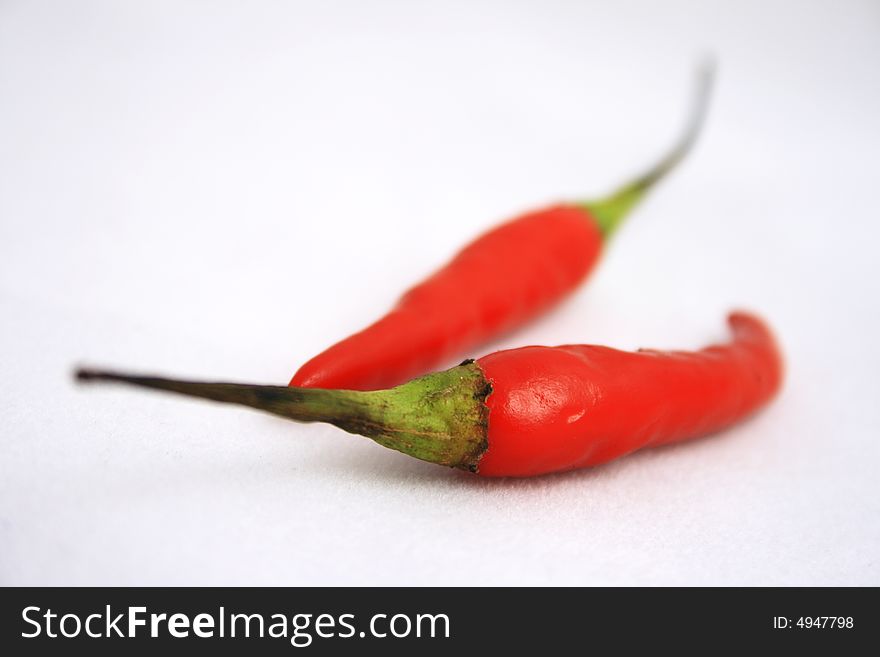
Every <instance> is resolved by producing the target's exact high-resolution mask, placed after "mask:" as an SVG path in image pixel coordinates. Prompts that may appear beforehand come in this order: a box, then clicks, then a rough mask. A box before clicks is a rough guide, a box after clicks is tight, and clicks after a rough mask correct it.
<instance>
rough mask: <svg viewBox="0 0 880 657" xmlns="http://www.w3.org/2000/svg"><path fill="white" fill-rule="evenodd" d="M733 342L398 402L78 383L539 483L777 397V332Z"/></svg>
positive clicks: (287, 390)
mask: <svg viewBox="0 0 880 657" xmlns="http://www.w3.org/2000/svg"><path fill="white" fill-rule="evenodd" d="M729 323H730V326H731V328H732V330H733V339H732V341H730V342H729V343H727V344H724V345H716V346H711V347H707V348H705V349H702V350H701V351H697V352H682V351H639V352H635V353H632V352H624V351H618V350H617V349H610V348H608V347H597V346H589V345H569V346H562V347H524V348H521V349H511V350H506V351H498V352H496V353H493V354H489V355H488V356H484V357H483V358H480V359H479V360H477V361H467V362H466V363H464V364H462V365H460V366H458V367H454V368H452V369H450V370H446V371H444V372H436V373H434V374H429V375H427V376H423V377H421V378H418V379H415V380H413V381H410V382H409V383H405V384H403V385H401V386H398V387H396V388H392V389H390V390H381V391H374V392H358V391H349V390H327V389H318V388H292V387H283V386H253V385H243V384H230V383H198V382H187V381H177V380H172V379H161V378H155V377H138V376H130V375H124V374H115V373H109V372H95V371H88V370H85V371H80V372H79V373H78V378H79V379H80V380H83V381H94V380H104V381H121V382H125V383H132V384H135V385H139V386H146V387H149V388H156V389H160V390H168V391H172V392H177V393H182V394H185V395H190V396H194V397H201V398H206V399H212V400H215V401H221V402H228V403H235V404H243V405H245V406H251V407H253V408H257V409H261V410H264V411H269V412H270V413H274V414H276V415H281V416H283V417H287V418H290V419H293V420H297V421H300V422H329V423H331V424H334V425H336V426H338V427H340V428H341V429H344V430H345V431H348V432H351V433H358V434H363V435H365V436H368V437H370V438H372V439H373V440H375V441H376V442H378V443H380V444H381V445H384V446H386V447H390V448H392V449H396V450H398V451H401V452H403V453H405V454H409V455H410V456H414V457H416V458H420V459H423V460H425V461H430V462H432V463H438V464H442V465H449V466H454V467H458V468H464V469H467V470H471V471H472V472H476V473H478V474H481V475H486V476H493V477H501V476H531V475H538V474H543V473H547V472H555V471H560V470H570V469H573V468H580V467H585V466H592V465H597V464H599V463H604V462H606V461H610V460H611V459H614V458H617V457H619V456H623V455H625V454H629V453H630V452H633V451H635V450H637V449H641V448H643V447H653V446H657V445H665V444H668V443H673V442H678V441H682V440H688V439H691V438H697V437H700V436H704V435H706V434H710V433H713V432H716V431H718V430H720V429H723V428H725V427H728V426H730V425H732V424H734V423H736V422H737V421H739V420H742V419H743V418H745V417H746V416H748V415H750V414H751V413H753V412H755V411H756V410H757V409H759V408H760V407H761V406H763V405H764V404H766V403H767V402H768V401H769V400H770V399H771V398H772V397H773V395H774V394H775V393H776V392H777V390H778V389H779V386H780V383H781V380H782V360H781V356H780V353H779V350H778V348H777V346H776V343H775V341H774V339H773V336H772V335H771V333H770V330H769V329H768V328H767V327H766V326H765V325H764V323H763V322H761V321H760V320H759V319H757V318H755V317H753V316H751V315H747V314H744V313H734V314H732V315H731V316H730V318H729Z"/></svg>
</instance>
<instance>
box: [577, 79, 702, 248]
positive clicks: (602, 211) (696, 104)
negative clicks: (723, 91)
mask: <svg viewBox="0 0 880 657" xmlns="http://www.w3.org/2000/svg"><path fill="white" fill-rule="evenodd" d="M714 73H715V69H714V66H713V64H712V63H711V62H706V63H705V64H704V65H703V66H702V67H701V68H700V69H699V70H698V72H697V83H696V91H695V94H694V101H693V105H692V106H691V107H692V109H691V115H690V117H689V119H688V121H687V123H686V124H685V130H684V132H683V133H682V135H681V137H679V139H678V141H677V142H676V144H675V145H674V147H673V148H672V150H670V151H669V152H668V153H667V154H666V156H665V157H663V159H661V160H660V161H659V162H657V164H655V165H654V166H653V167H651V168H650V169H648V171H646V172H645V173H644V174H642V175H641V176H639V177H638V178H636V179H635V180H633V181H632V182H629V183H627V184H625V185H623V186H622V187H620V188H619V189H617V190H615V191H614V192H612V193H611V194H610V195H608V196H606V197H605V198H602V199H599V200H598V201H588V202H586V203H581V204H580V205H581V206H582V207H584V208H585V209H586V210H587V211H588V212H589V213H590V214H591V215H592V216H593V217H594V218H595V220H596V222H597V223H598V224H599V229H600V230H601V231H602V234H603V235H604V236H605V239H608V238H609V237H610V236H611V235H613V234H614V232H615V231H616V230H617V228H618V227H619V226H620V224H621V223H622V222H623V220H624V219H625V218H626V217H627V215H629V213H630V212H631V211H632V209H633V208H634V207H635V206H636V205H637V204H638V203H639V202H640V201H641V200H642V199H643V198H644V196H645V194H647V192H648V191H649V190H650V189H651V188H653V187H654V185H656V184H657V183H658V182H659V181H660V180H662V179H663V178H665V177H666V175H667V174H668V173H669V172H670V171H672V170H673V169H674V168H675V167H676V166H677V165H678V164H679V162H681V161H682V160H683V159H684V158H685V156H686V155H687V154H688V152H689V151H690V150H691V148H692V147H693V145H694V142H696V140H697V136H698V135H699V133H700V129H701V127H702V125H703V122H704V120H705V117H706V111H707V109H708V107H709V96H710V94H711V91H712V82H713V79H714Z"/></svg>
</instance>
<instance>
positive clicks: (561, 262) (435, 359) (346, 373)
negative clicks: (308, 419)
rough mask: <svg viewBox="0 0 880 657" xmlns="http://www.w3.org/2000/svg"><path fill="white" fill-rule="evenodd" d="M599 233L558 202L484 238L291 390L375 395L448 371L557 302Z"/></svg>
mask: <svg viewBox="0 0 880 657" xmlns="http://www.w3.org/2000/svg"><path fill="white" fill-rule="evenodd" d="M601 247H602V234H601V232H600V231H599V228H598V226H597V224H596V222H595V220H593V218H592V217H591V216H590V215H589V214H587V212H586V210H584V209H583V208H580V207H575V206H569V205H559V206H555V207H551V208H548V209H545V210H540V211H537V212H533V213H530V214H526V215H524V216H522V217H519V218H517V219H514V220H511V221H509V222H507V223H504V224H502V225H500V226H498V227H497V228H495V229H493V230H491V231H489V232H488V233H485V234H484V235H482V236H481V237H479V238H478V239H476V240H475V241H474V242H472V243H471V244H470V245H468V246H467V247H465V248H464V249H463V250H462V251H460V252H459V253H458V255H456V256H455V258H454V259H453V260H452V261H451V262H449V263H448V264H447V265H446V266H445V267H443V268H442V269H441V270H440V271H438V272H436V273H435V274H434V275H433V276H431V277H430V278H428V279H427V280H426V281H424V282H423V283H421V284H419V285H417V286H416V287H414V288H412V289H411V290H409V291H408V292H407V293H406V294H404V295H403V297H402V298H401V299H400V301H399V302H398V303H397V305H396V306H395V307H394V308H393V309H392V310H391V312H389V313H388V314H387V315H386V316H385V317H383V318H382V319H380V320H379V321H377V322H376V323H375V324H372V325H371V326H369V327H367V328H366V329H364V330H363V331H361V332H359V333H355V334H354V335H352V336H350V337H348V338H346V339H345V340H343V341H342V342H339V343H337V344H335V345H333V346H332V347H330V348H329V349H327V350H326V351H324V352H323V353H321V354H318V355H317V356H315V357H314V358H312V359H311V360H310V361H308V362H307V363H306V364H305V365H303V366H302V367H301V368H300V369H299V371H298V372H297V373H296V374H295V375H294V376H293V379H291V381H290V385H292V386H301V387H311V388H336V389H345V390H379V389H383V388H389V387H392V386H395V385H398V384H400V383H403V382H405V381H408V380H410V379H412V378H413V377H416V376H419V375H421V374H424V373H425V372H427V371H430V370H432V369H435V368H436V367H437V366H439V365H444V364H445V363H446V362H448V361H449V360H451V359H453V358H457V357H460V356H461V355H462V354H464V353H466V352H467V351H468V350H469V349H471V348H473V347H475V346H477V345H478V344H480V343H483V342H486V341H488V340H490V339H491V338H494V337H497V336H498V335H499V334H501V333H504V332H505V331H509V330H511V329H513V328H515V327H517V326H519V325H521V324H523V323H524V322H526V321H528V320H529V319H531V318H533V317H534V316H535V315H538V314H539V313H541V312H543V311H544V310H546V309H547V308H548V307H549V306H551V305H553V304H555V303H557V302H558V301H560V300H561V299H562V298H563V297H564V296H565V295H566V294H567V293H569V292H571V291H572V290H573V289H574V288H575V287H577V285H578V284H579V283H580V282H581V281H582V280H583V279H584V278H585V277H586V275H587V274H588V273H589V271H590V270H591V269H592V268H593V265H594V264H595V263H596V261H597V259H598V256H599V253H600V251H601Z"/></svg>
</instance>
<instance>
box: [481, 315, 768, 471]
mask: <svg viewBox="0 0 880 657" xmlns="http://www.w3.org/2000/svg"><path fill="white" fill-rule="evenodd" d="M728 322H729V324H730V327H731V329H732V331H733V339H732V341H731V342H729V343H728V344H724V345H716V346H711V347H707V348H705V349H702V350H701V351H697V352H684V351H665V352H664V351H653V350H642V351H638V352H624V351H618V350H616V349H610V348H607V347H596V346H589V345H570V346H562V347H524V348H522V349H513V350H509V351H499V352H496V353H494V354H490V355H488V356H485V357H484V358H481V359H479V360H478V361H477V363H478V364H479V366H480V368H481V369H482V371H483V374H484V375H485V376H486V378H487V379H488V380H489V381H490V382H491V384H492V386H493V391H492V393H491V394H490V395H489V397H488V398H487V400H486V404H487V406H488V407H489V409H490V410H489V432H488V442H489V446H488V449H487V451H486V453H485V454H484V455H483V457H482V459H481V460H480V461H479V463H478V472H479V474H481V475H486V476H490V477H501V476H521V477H525V476H531V475H538V474H543V473H548V472H555V471H561V470H571V469H574V468H581V467H585V466H592V465H597V464H599V463H604V462H606V461H610V460H611V459H614V458H617V457H619V456H623V455H624V454H629V453H630V452H633V451H635V450H637V449H641V448H643V447H652V446H657V445H665V444H668V443H674V442H678V441H682V440H689V439H691V438H698V437H700V436H704V435H706V434H710V433H714V432H716V431H718V430H720V429H723V428H725V427H727V426H730V425H732V424H734V423H735V422H737V421H739V420H741V419H743V418H744V417H746V416H748V415H749V414H751V413H753V412H754V411H756V410H757V409H758V408H760V407H761V406H762V405H763V404H765V403H767V402H768V401H769V400H770V399H771V398H772V397H773V395H774V394H775V393H776V392H777V390H778V389H779V386H780V384H781V381H782V358H781V355H780V352H779V350H778V348H777V346H776V342H775V340H774V339H773V336H772V334H771V333H770V330H769V329H768V328H767V326H766V325H765V324H764V323H763V322H762V321H761V320H759V319H757V318H756V317H753V316H751V315H748V314H745V313H734V314H732V315H730V317H729V319H728Z"/></svg>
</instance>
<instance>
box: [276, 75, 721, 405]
mask: <svg viewBox="0 0 880 657" xmlns="http://www.w3.org/2000/svg"><path fill="white" fill-rule="evenodd" d="M699 82H700V84H699V86H698V93H697V96H696V102H695V105H694V110H693V115H692V118H691V120H690V121H689V122H688V126H687V130H686V131H685V133H684V135H683V136H682V138H681V140H680V141H679V143H678V144H677V145H676V146H675V148H674V149H673V150H672V151H671V152H670V153H669V154H668V155H667V156H666V157H665V158H664V159H663V160H662V161H661V162H660V163H658V164H657V165H656V166H655V167H654V168H653V169H651V170H650V171H649V172H648V173H646V174H645V175H643V176H641V177H640V178H638V179H637V180H635V181H634V182H632V183H630V184H628V185H625V186H623V187H621V188H620V189H619V190H618V191H616V192H614V193H613V194H611V195H610V196H608V197H607V198H604V199H602V200H599V201H594V202H584V203H574V204H565V205H556V206H553V207H550V208H547V209H544V210H538V211H536V212H531V213H528V214H526V215H524V216H521V217H519V218H518V219H513V220H512V221H509V222H507V223H505V224H502V225H501V226H498V227H497V228H495V229H493V230H491V231H489V232H488V233H486V234H484V235H483V236H482V237H480V238H478V239H477V240H475V241H474V242H472V243H471V244H470V245H468V246H467V247H465V248H464V249H463V250H462V251H460V252H459V253H458V255H456V256H455V258H453V260H452V261H451V262H449V264H447V265H446V266H445V267H443V268H442V269H440V270H439V271H438V272H436V273H435V274H434V275H433V276H431V277H430V278H428V279H427V280H426V281H424V282H423V283H421V284H419V285H417V286H416V287H414V288H412V289H411V290H409V291H408V292H407V293H406V294H404V295H403V297H402V298H401V299H400V301H398V303H397V305H396V306H395V307H394V308H393V309H392V310H391V312H389V313H388V314H387V315H385V316H384V317H383V318H382V319H380V320H379V321H377V322H375V323H374V324H372V325H371V326H369V327H367V328H365V329H364V330H362V331H360V332H359V333H355V334H354V335H352V336H350V337H348V338H346V339H344V340H342V341H341V342H339V343H337V344H335V345H333V346H332V347H330V348H329V349H327V350H326V351H324V352H322V353H320V354H318V355H317V356H315V357H314V358H312V359H311V360H309V361H308V362H307V363H305V364H304V365H303V366H302V367H301V368H300V369H299V371H297V372H296V374H294V376H293V378H292V379H291V381H290V385H291V386H299V387H307V388H340V389H346V390H377V389H380V388H386V387H389V386H393V385H397V384H399V383H402V382H404V381H408V380H409V379H411V378H412V377H414V376H417V375H419V374H423V373H424V372H426V371H429V370H430V369H432V368H434V367H437V366H438V365H441V364H442V363H443V362H446V361H448V360H450V359H452V358H456V357H460V355H461V354H463V353H466V352H467V351H468V350H469V349H472V348H474V347H476V346H477V345H480V344H483V343H485V342H487V341H489V340H490V339H492V338H494V337H497V336H498V335H500V334H503V333H505V332H507V331H510V330H512V329H514V328H516V327H518V326H521V325H522V324H524V323H525V322H527V321H528V320H530V319H532V318H534V317H536V316H537V315H539V314H540V313H542V312H544V311H545V310H547V309H548V308H549V307H551V306H552V305H554V304H556V303H558V302H559V301H561V300H562V299H563V298H564V297H565V295H567V294H568V293H570V292H572V291H573V290H574V289H575V288H576V287H577V286H578V284H580V283H581V281H583V280H584V278H585V277H586V276H587V274H589V272H590V271H591V270H592V268H593V266H594V265H595V264H596V262H597V260H598V257H599V254H600V252H601V250H602V247H603V245H604V243H605V242H606V241H607V240H608V238H609V236H610V235H611V234H612V233H614V231H615V230H616V228H617V227H618V226H619V225H620V223H621V221H622V220H623V219H624V217H625V216H626V215H627V214H628V213H629V211H630V210H631V209H632V208H633V207H634V206H635V205H636V204H637V203H638V202H639V201H640V200H641V199H642V198H643V197H644V195H645V194H646V192H647V191H648V190H649V189H651V188H652V187H653V186H654V184H656V183H657V181H659V180H660V179H661V178H663V176H665V175H666V174H667V173H668V172H669V171H670V170H672V169H673V168H674V167H675V165H676V164H678V162H680V161H681V160H682V158H684V156H685V154H686V153H687V152H688V150H689V149H690V147H691V145H692V144H693V142H694V140H695V139H696V136H697V133H698V131H699V127H700V125H701V123H702V120H703V117H704V115H705V109H706V104H707V100H708V94H709V89H710V83H711V69H710V68H708V67H707V68H706V69H704V70H703V71H702V74H701V76H700V78H699Z"/></svg>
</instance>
